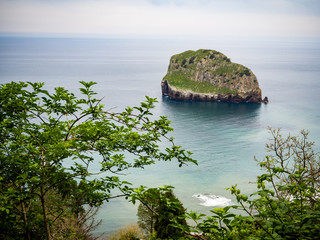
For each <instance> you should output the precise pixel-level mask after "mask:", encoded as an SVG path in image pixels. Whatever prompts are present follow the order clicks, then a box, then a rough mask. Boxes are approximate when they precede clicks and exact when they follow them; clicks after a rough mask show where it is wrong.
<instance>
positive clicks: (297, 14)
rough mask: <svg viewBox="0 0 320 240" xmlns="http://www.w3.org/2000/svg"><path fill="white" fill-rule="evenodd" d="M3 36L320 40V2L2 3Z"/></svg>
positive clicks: (87, 0) (55, 0) (37, 0)
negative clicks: (232, 37)
mask: <svg viewBox="0 0 320 240" xmlns="http://www.w3.org/2000/svg"><path fill="white" fill-rule="evenodd" d="M0 33H6V34H27V33H29V34H30V33H31V34H60V35H87V36H117V37H121V36H123V37H136V36H144V37H148V36H149V37H166V36H171V37H190V36H197V37H199V36H200V37H219V36H246V37H251V36H252V37H254V36H263V37H264V36H270V37H320V0H0Z"/></svg>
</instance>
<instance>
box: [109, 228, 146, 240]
mask: <svg viewBox="0 0 320 240" xmlns="http://www.w3.org/2000/svg"><path fill="white" fill-rule="evenodd" d="M142 238H144V233H143V231H142V229H141V228H140V227H139V226H138V225H137V224H130V225H127V226H125V227H123V228H120V229H119V230H118V231H116V232H114V233H113V234H111V235H110V236H109V237H108V238H107V240H136V239H137V240H138V239H142Z"/></svg>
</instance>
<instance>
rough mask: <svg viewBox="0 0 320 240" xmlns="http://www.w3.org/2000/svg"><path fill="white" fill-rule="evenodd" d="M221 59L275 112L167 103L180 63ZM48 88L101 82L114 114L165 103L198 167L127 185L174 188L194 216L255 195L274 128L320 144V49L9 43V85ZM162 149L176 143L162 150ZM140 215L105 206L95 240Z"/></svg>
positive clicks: (296, 43)
mask: <svg viewBox="0 0 320 240" xmlns="http://www.w3.org/2000/svg"><path fill="white" fill-rule="evenodd" d="M197 49H214V50H217V51H219V52H222V53H223V54H225V55H226V56H227V57H229V58H231V61H233V62H236V63H240V64H242V65H245V66H246V67H249V68H250V69H251V70H252V71H253V73H254V74H255V75H256V76H257V78H258V81H259V84H260V88H261V90H262V94H263V97H264V96H267V97H268V98H269V103H268V104H256V103H247V104H237V103H223V102H185V101H173V100H170V99H168V98H164V97H162V94H161V87H160V86H161V80H162V78H163V77H164V76H165V74H166V72H167V68H168V65H169V59H170V57H171V56H172V55H174V54H177V53H180V52H183V51H186V50H197ZM11 81H30V82H44V83H45V87H46V88H47V89H49V90H50V91H52V90H53V89H54V88H55V87H58V86H62V87H65V88H66V89H69V90H70V91H73V92H75V93H77V94H78V93H79V87H81V85H80V83H79V81H94V82H97V85H95V86H94V90H95V91H97V93H98V95H97V96H98V97H99V98H103V100H102V102H103V104H105V108H106V109H113V111H117V112H118V111H121V110H123V109H124V108H125V107H126V106H131V107H133V106H137V105H139V104H140V102H142V101H144V100H145V96H149V97H152V98H157V100H158V103H157V104H156V107H155V108H154V109H153V114H154V117H155V118H157V117H159V116H167V117H168V119H169V120H170V121H171V126H172V127H173V128H174V131H173V132H172V133H171V134H170V136H173V137H174V138H175V144H176V145H179V146H182V147H183V148H185V149H187V150H189V151H191V152H193V158H194V159H196V160H197V161H198V166H196V165H194V164H189V165H188V166H183V167H178V163H177V162H176V161H172V162H157V163H156V164H154V165H152V166H148V167H146V168H145V169H135V170H130V171H128V172H126V173H125V176H120V177H121V178H122V179H123V180H127V181H130V182H132V183H133V185H134V186H140V185H144V186H148V187H157V186H164V185H172V186H174V187H175V188H174V193H175V195H176V196H177V197H178V198H179V200H180V201H181V202H182V203H183V205H184V207H185V208H187V210H188V211H191V210H192V211H197V212H203V213H207V214H210V210H211V209H213V208H215V207H223V206H226V205H230V204H235V202H236V201H235V199H234V197H233V196H232V195H231V194H230V193H229V191H228V190H227V189H226V188H228V187H231V186H232V185H235V184H237V186H238V187H239V188H240V189H241V191H242V192H243V193H245V194H250V193H252V192H254V191H255V184H254V181H255V180H256V176H257V175H258V174H260V173H261V169H260V168H259V167H258V165H257V162H256V161H255V160H254V158H255V157H256V158H257V159H259V160H263V159H264V157H265V155H266V154H267V151H266V148H265V144H266V143H268V142H269V141H270V137H271V135H270V134H269V133H268V127H271V128H274V129H277V128H281V129H282V132H283V135H286V134H289V133H290V134H291V135H298V134H299V132H300V130H302V129H305V130H309V131H310V134H309V140H310V141H314V142H315V150H317V151H319V150H320V148H319V143H320V94H319V93H320V39H317V38H271V37H264V38H263V37H256V38H249V37H238V38H235V37H216V38H215V37H210V38H204V37H199V38H197V37H196V36H194V37H192V38H179V39H175V38H119V39H116V38H70V37H69V38H62V37H22V36H16V37H10V36H2V37H0V83H1V84H4V83H8V82H11ZM162 144H163V146H165V145H166V144H167V143H165V142H163V143H162ZM137 206H138V204H136V205H133V204H132V203H130V202H128V201H126V200H125V199H122V198H117V199H113V200H111V201H110V202H107V203H105V204H103V205H102V207H101V208H100V210H99V212H98V214H97V216H96V219H97V220H102V223H101V224H100V226H99V227H98V228H97V229H96V230H95V234H96V235H99V234H103V233H105V234H110V233H111V232H113V231H116V230H117V229H119V228H120V227H123V226H125V225H127V224H131V223H135V222H136V221H137V216H136V213H137Z"/></svg>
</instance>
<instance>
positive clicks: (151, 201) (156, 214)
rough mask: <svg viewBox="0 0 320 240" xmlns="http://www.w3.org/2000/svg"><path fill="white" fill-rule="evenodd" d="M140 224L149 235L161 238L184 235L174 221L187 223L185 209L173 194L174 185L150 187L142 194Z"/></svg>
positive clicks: (139, 208) (139, 212) (139, 210)
mask: <svg viewBox="0 0 320 240" xmlns="http://www.w3.org/2000/svg"><path fill="white" fill-rule="evenodd" d="M139 200H140V202H141V203H140V205H139V207H138V213H137V215H138V224H139V226H140V227H141V228H142V229H144V230H145V232H146V233H147V234H148V235H151V236H152V235H154V236H155V237H156V238H159V239H167V238H169V237H171V238H172V237H175V238H177V237H180V236H183V234H182V232H181V230H180V229H179V228H175V227H173V226H171V224H172V223H173V222H177V223H179V224H181V225H186V224H187V222H186V219H185V209H184V207H183V205H182V203H181V202H180V201H179V199H178V198H177V197H176V196H175V195H174V194H173V191H172V187H169V186H166V187H163V188H149V189H147V190H146V191H144V192H143V193H142V194H140V197H139Z"/></svg>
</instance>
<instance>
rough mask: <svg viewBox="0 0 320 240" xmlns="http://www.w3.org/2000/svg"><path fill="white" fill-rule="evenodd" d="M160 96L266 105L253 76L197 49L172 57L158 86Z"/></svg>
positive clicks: (221, 57) (220, 56)
mask: <svg viewBox="0 0 320 240" xmlns="http://www.w3.org/2000/svg"><path fill="white" fill-rule="evenodd" d="M161 88H162V94H163V95H164V96H168V97H169V98H171V99H176V100H186V101H224V102H238V103H240V102H255V103H261V102H264V103H267V102H268V98H267V97H265V98H264V99H262V98H261V90H260V88H259V83H258V80H257V78H256V76H255V75H254V74H253V72H252V71H251V70H250V69H248V68H247V67H244V66H243V65H240V64H236V63H232V62H231V61H230V59H229V58H227V57H226V56H225V55H224V54H222V53H220V52H217V51H214V50H205V49H200V50H198V51H186V52H183V53H180V54H177V55H174V56H172V57H171V59H170V64H169V67H168V72H167V74H166V76H165V77H164V78H163V80H162V82H161Z"/></svg>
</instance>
